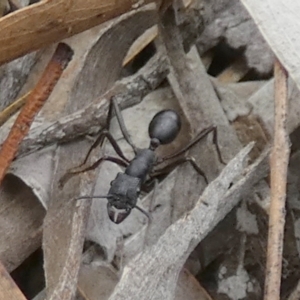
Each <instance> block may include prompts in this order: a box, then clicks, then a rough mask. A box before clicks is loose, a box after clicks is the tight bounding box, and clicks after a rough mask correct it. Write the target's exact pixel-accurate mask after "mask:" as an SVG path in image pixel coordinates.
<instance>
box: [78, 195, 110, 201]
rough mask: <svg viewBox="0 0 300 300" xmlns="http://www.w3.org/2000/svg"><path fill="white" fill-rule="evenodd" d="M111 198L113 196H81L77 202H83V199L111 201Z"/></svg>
mask: <svg viewBox="0 0 300 300" xmlns="http://www.w3.org/2000/svg"><path fill="white" fill-rule="evenodd" d="M109 198H111V195H100V196H80V197H77V198H75V200H76V201H77V200H81V199H109Z"/></svg>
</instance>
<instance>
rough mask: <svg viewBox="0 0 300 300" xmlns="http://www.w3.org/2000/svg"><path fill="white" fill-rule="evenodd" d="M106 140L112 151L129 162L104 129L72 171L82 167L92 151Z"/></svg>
mask: <svg viewBox="0 0 300 300" xmlns="http://www.w3.org/2000/svg"><path fill="white" fill-rule="evenodd" d="M105 138H107V139H108V140H109V142H110V143H111V145H112V146H113V148H114V150H115V151H116V153H117V154H118V155H119V156H120V157H121V158H122V159H123V160H124V161H126V162H129V160H128V159H127V158H126V157H125V155H124V153H123V151H122V150H121V148H120V146H119V145H118V143H117V141H116V140H115V139H114V137H113V136H112V135H111V133H110V132H109V131H107V130H106V129H104V130H102V131H101V133H100V135H99V137H98V138H97V139H96V141H95V142H94V143H93V145H92V146H91V147H90V149H89V151H88V153H87V154H86V156H85V158H84V160H83V162H82V163H81V164H80V165H79V166H77V167H74V168H72V170H76V169H78V168H80V167H82V166H84V165H85V164H86V163H87V161H88V158H89V156H90V154H91V153H92V151H93V149H95V148H96V147H98V146H99V145H102V143H103V141H104V139H105ZM69 172H70V171H69Z"/></svg>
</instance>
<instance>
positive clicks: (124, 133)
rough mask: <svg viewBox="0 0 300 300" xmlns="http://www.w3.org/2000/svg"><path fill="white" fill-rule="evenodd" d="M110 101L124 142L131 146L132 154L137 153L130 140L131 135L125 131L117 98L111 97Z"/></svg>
mask: <svg viewBox="0 0 300 300" xmlns="http://www.w3.org/2000/svg"><path fill="white" fill-rule="evenodd" d="M111 103H112V106H113V108H114V110H115V113H116V117H117V120H118V123H119V126H120V129H121V132H122V134H123V136H124V138H125V140H126V142H127V143H128V144H129V145H130V146H131V148H132V150H133V152H134V154H136V153H137V148H136V146H135V145H134V143H133V142H132V140H131V137H130V135H129V133H128V131H127V128H126V125H125V122H124V119H123V116H122V113H121V110H120V107H119V104H118V103H117V100H116V99H115V98H114V97H113V98H112V99H111Z"/></svg>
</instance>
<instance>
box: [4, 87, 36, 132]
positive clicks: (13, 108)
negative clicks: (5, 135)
mask: <svg viewBox="0 0 300 300" xmlns="http://www.w3.org/2000/svg"><path fill="white" fill-rule="evenodd" d="M30 93H31V91H29V92H28V93H26V94H25V95H24V96H22V97H20V98H19V99H17V100H16V101H15V102H13V103H12V104H10V105H9V106H7V107H6V108H5V109H4V110H2V111H1V112H0V126H2V125H3V124H4V123H5V122H6V121H7V120H8V119H9V118H10V117H11V116H12V115H13V114H15V113H16V112H17V111H18V110H19V109H20V108H21V107H22V106H23V105H24V104H25V103H26V101H27V99H28V96H29V95H30Z"/></svg>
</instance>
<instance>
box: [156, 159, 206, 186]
mask: <svg viewBox="0 0 300 300" xmlns="http://www.w3.org/2000/svg"><path fill="white" fill-rule="evenodd" d="M185 162H189V163H190V164H191V165H192V166H193V168H194V169H195V170H196V171H197V172H198V173H199V174H200V175H201V176H202V177H203V178H204V180H205V182H206V184H208V180H207V177H206V175H205V173H204V172H203V171H202V169H201V168H200V167H199V166H198V165H197V163H196V161H195V159H194V158H193V157H189V156H188V157H182V158H179V159H178V160H176V161H174V162H172V163H170V164H169V165H167V166H165V167H164V168H162V169H160V170H156V171H154V172H153V173H152V174H151V176H158V175H160V174H164V173H168V172H169V171H170V170H172V169H174V168H175V167H177V166H179V165H181V164H183V163H185Z"/></svg>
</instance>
